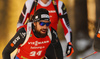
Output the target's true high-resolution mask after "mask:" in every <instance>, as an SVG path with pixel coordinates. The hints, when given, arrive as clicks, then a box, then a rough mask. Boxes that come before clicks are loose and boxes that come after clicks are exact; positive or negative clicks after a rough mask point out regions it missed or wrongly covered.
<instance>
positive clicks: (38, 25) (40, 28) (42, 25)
mask: <svg viewBox="0 0 100 59" xmlns="http://www.w3.org/2000/svg"><path fill="white" fill-rule="evenodd" d="M49 25H50V21H47V20H40V21H39V22H35V23H34V26H35V30H36V31H37V32H38V33H40V35H43V36H46V34H47V30H48V28H49Z"/></svg>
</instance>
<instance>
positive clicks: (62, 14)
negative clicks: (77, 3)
mask: <svg viewBox="0 0 100 59" xmlns="http://www.w3.org/2000/svg"><path fill="white" fill-rule="evenodd" d="M33 2H34V0H27V1H26V3H25V5H24V8H23V11H22V12H21V15H20V18H19V21H18V23H17V27H20V26H22V25H24V24H26V22H27V20H28V18H29V17H30V15H33V14H34V7H32V6H33ZM56 3H57V9H58V13H59V17H58V16H57V13H56V10H55V8H54V5H53V2H52V0H49V1H48V2H47V3H46V4H44V3H43V2H42V1H41V0H39V1H38V4H37V6H36V10H37V9H39V8H45V9H47V10H48V11H49V16H50V20H51V25H50V27H53V28H54V29H55V30H56V31H57V27H58V21H59V18H60V21H61V24H62V26H63V29H64V34H65V38H66V40H67V42H71V41H72V39H71V28H70V26H69V20H68V16H67V12H66V8H65V5H64V3H63V2H61V1H59V0H56ZM58 6H59V7H58Z"/></svg>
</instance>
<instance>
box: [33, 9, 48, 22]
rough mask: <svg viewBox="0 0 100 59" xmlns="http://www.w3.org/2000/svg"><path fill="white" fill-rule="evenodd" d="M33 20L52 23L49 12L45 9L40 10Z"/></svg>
mask: <svg viewBox="0 0 100 59" xmlns="http://www.w3.org/2000/svg"><path fill="white" fill-rule="evenodd" d="M32 20H33V21H34V22H36V21H39V20H47V21H50V18H49V12H48V11H47V10H46V9H44V8H40V9H38V10H37V11H36V12H35V13H34V16H33V17H32Z"/></svg>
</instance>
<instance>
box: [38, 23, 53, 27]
mask: <svg viewBox="0 0 100 59" xmlns="http://www.w3.org/2000/svg"><path fill="white" fill-rule="evenodd" d="M50 23H51V22H48V23H45V22H40V23H39V24H40V25H41V26H44V25H45V24H46V26H49V25H50Z"/></svg>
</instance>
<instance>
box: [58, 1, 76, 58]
mask: <svg viewBox="0 0 100 59" xmlns="http://www.w3.org/2000/svg"><path fill="white" fill-rule="evenodd" d="M58 6H59V8H58V9H59V14H60V21H61V24H62V26H63V29H64V34H65V38H66V40H67V49H66V56H67V57H69V56H71V55H72V53H73V52H74V49H73V46H72V30H71V28H70V25H69V19H68V15H67V12H66V7H65V5H64V3H63V2H61V1H59V2H58Z"/></svg>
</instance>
